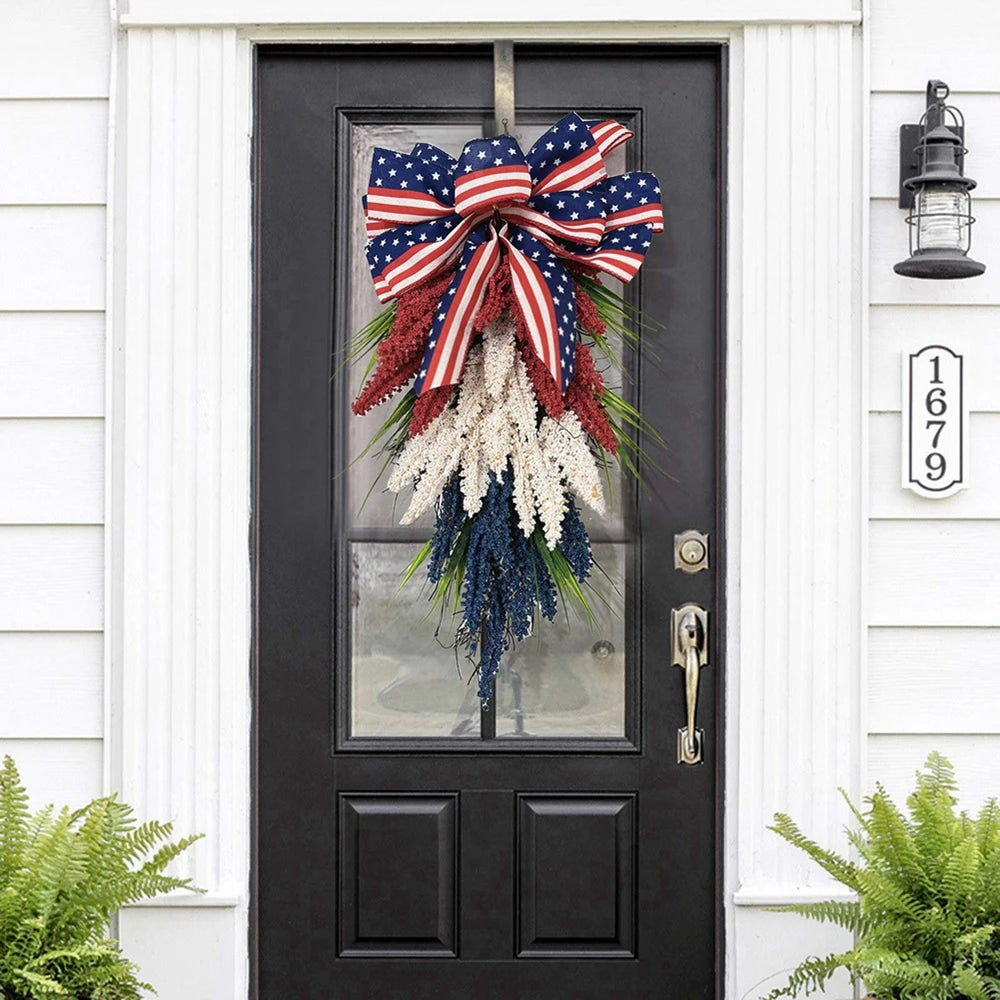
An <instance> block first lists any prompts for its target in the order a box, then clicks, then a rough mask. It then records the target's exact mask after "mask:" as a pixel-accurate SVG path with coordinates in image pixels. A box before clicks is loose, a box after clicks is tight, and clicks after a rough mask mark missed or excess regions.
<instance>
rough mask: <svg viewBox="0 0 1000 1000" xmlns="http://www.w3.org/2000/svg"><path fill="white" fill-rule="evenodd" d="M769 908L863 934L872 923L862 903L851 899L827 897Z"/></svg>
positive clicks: (769, 908) (775, 911)
mask: <svg viewBox="0 0 1000 1000" xmlns="http://www.w3.org/2000/svg"><path fill="white" fill-rule="evenodd" d="M767 909H768V910H770V911H772V912H774V913H797V914H799V916H802V917H809V919H810V920H818V921H819V922H820V923H829V924H836V925H837V926H838V927H843V928H845V929H846V930H849V931H851V932H852V933H853V934H863V933H864V932H865V931H866V930H867V929H868V927H869V924H870V921H869V920H867V919H866V918H865V916H864V914H863V913H862V912H861V904H860V903H858V902H854V901H850V900H843V899H825V900H821V901H820V902H816V903H788V904H786V905H784V906H769V907H767Z"/></svg>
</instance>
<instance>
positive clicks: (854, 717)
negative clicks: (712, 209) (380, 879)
mask: <svg viewBox="0 0 1000 1000" xmlns="http://www.w3.org/2000/svg"><path fill="white" fill-rule="evenodd" d="M534 6H535V4H534V0H512V2H508V4H507V6H506V8H505V9H504V11H503V15H504V16H503V18H502V20H500V19H495V20H493V21H490V22H487V21H484V22H483V23H474V22H469V21H468V17H469V11H468V9H467V6H466V5H460V4H459V3H458V2H457V0H446V2H445V3H444V7H443V8H442V6H441V4H438V5H437V6H436V8H435V22H436V23H435V24H433V25H429V24H416V23H413V22H412V16H413V15H412V8H404V6H403V4H402V3H401V2H399V0H390V2H389V4H388V8H389V9H388V10H385V11H383V12H382V13H383V14H384V18H383V20H382V21H381V22H380V23H379V24H377V25H376V24H370V23H362V22H359V23H347V22H343V21H341V22H338V23H330V22H329V21H328V20H324V18H327V17H328V16H329V10H330V9H331V5H330V4H329V3H328V2H327V0H324V2H322V3H321V2H319V0H285V2H284V3H282V4H278V3H275V2H273V0H132V4H131V10H130V11H129V12H127V13H118V12H115V13H116V16H117V19H118V20H117V24H118V31H117V43H116V53H115V58H114V70H113V75H114V79H113V86H112V128H111V140H110V142H111V153H112V157H111V168H110V169H111V172H112V183H111V185H110V196H109V220H110V221H109V241H108V243H109V255H110V256H109V262H110V263H109V297H108V301H109V303H110V306H109V327H108V328H109V344H108V347H109V350H108V414H109V419H108V421H107V425H108V439H107V456H108V462H107V467H108V472H107V512H106V524H107V541H106V548H107V560H106V565H107V581H106V590H107V602H106V607H107V622H106V635H107V640H106V642H107V657H106V661H107V678H106V679H107V685H106V689H107V710H108V715H107V719H108V723H107V730H108V731H107V739H106V740H105V746H106V748H107V749H106V782H107V785H108V787H109V788H111V789H113V790H115V791H119V792H121V793H122V795H123V797H124V798H125V799H126V801H128V802H130V803H132V804H134V805H135V806H136V808H137V810H138V812H139V814H140V815H141V816H151V817H157V818H164V817H170V818H173V819H174V820H175V821H176V823H177V828H178V830H180V831H185V832H186V831H191V830H198V831H204V832H206V833H207V834H208V836H207V837H206V839H205V840H204V841H202V842H201V843H199V844H198V845H197V847H196V848H195V849H194V851H193V852H192V853H191V857H190V858H189V859H188V861H187V863H186V864H187V873H188V874H191V875H192V876H193V877H194V879H195V881H196V882H197V883H198V884H200V885H201V886H204V887H205V888H207V889H208V890H209V891H208V893H207V894H206V895H205V896H203V897H199V898H197V899H195V900H192V899H190V898H183V899H178V900H173V899H171V900H167V901H162V900H161V901H158V902H154V903H150V904H148V905H144V906H138V907H133V908H130V909H129V910H127V911H126V912H125V913H123V914H122V917H121V935H122V940H123V943H124V944H125V945H126V950H127V951H128V952H129V954H130V956H131V957H134V958H135V959H136V960H138V961H139V962H140V964H141V965H142V966H143V968H144V971H145V972H146V974H147V975H148V976H149V978H152V979H154V981H156V982H157V985H158V988H159V990H160V995H161V997H163V998H164V1000H173V998H174V997H177V998H181V997H184V998H185V1000H192V998H195V997H201V996H204V997H205V998H206V1000H208V998H211V1000H241V998H244V997H246V996H247V964H248V946H247V926H248V924H247V920H248V912H249V879H250V849H251V844H250V829H251V809H252V801H251V789H250V780H251V779H250V776H251V768H250V720H251V702H252V698H251V695H252V692H251V689H250V656H251V642H252V624H253V621H252V607H253V592H252V580H251V574H250V545H251V539H250V528H251V520H250V496H251V474H252V469H251V436H250V435H251V423H250V421H251V413H252V382H251V358H252V316H251V293H252V289H251V248H252V242H251V236H252V232H251V216H250V209H251V188H250V163H251V142H252V127H253V115H252V112H253V100H252V97H253V94H252V90H253V88H252V75H253V74H252V58H253V48H254V46H255V45H257V44H262V43H266V42H273V41H283V42H291V41H295V42H316V43H318V42H329V41H336V42H378V41H413V40H418V39H428V40H434V41H442V42H443V41H458V40H462V41H473V40H475V41H482V40H492V39H493V38H496V37H505V38H513V39H515V40H523V41H527V40H542V39H547V40H555V39H560V40H567V41H569V40H573V41H595V42H596V41H609V40H616V41H642V42H651V41H664V42H669V41H678V42H680V41H711V42H719V43H722V44H724V45H726V46H728V49H729V62H728V95H727V102H728V113H729V134H728V143H729V150H728V178H729V191H728V205H727V219H728V226H727V241H728V247H727V353H726V422H727V461H726V479H727V504H726V524H727V531H728V548H729V577H728V581H727V603H728V610H727V619H728V630H727V636H726V645H727V653H726V657H727V659H726V662H727V664H728V667H727V683H726V706H725V716H726V722H725V725H726V741H727V748H726V749H727V756H726V760H727V765H726V781H725V791H724V795H725V800H724V813H725V833H724V836H725V845H726V846H725V859H726V872H725V903H726V914H727V917H726V924H727V961H728V967H727V994H726V995H727V1000H740V998H741V997H742V994H743V992H744V991H746V990H747V989H748V988H749V986H750V985H751V984H752V983H753V982H754V981H755V979H759V978H761V977H762V976H764V975H766V974H767V973H768V972H769V971H774V969H775V968H780V967H781V963H782V962H783V963H784V964H789V962H790V961H791V960H793V959H794V960H795V961H797V960H798V958H799V957H801V955H797V954H796V952H795V951H794V950H792V951H790V952H789V955H788V961H785V959H784V957H782V956H781V949H780V947H775V946H774V945H773V944H772V945H771V946H770V948H769V950H768V952H767V953H766V954H761V953H760V952H761V950H760V948H759V947H756V948H755V945H754V941H755V938H756V936H757V935H758V934H759V933H760V928H761V927H763V926H764V922H765V921H766V920H769V919H773V918H771V917H770V916H769V915H768V916H765V915H763V914H762V912H761V911H760V909H759V908H760V907H761V906H762V905H769V904H774V903H781V902H786V901H793V900H802V899H805V898H815V897H816V896H817V895H819V894H826V893H827V892H828V889H829V887H828V886H827V884H826V883H824V882H821V881H819V880H818V879H817V876H816V874H815V873H813V872H811V871H809V869H808V867H807V866H804V865H803V863H802V862H800V861H799V859H798V858H796V857H794V856H793V855H792V854H791V852H788V851H786V850H785V849H784V847H783V845H782V844H781V843H780V841H778V838H776V837H774V836H773V835H771V834H768V833H767V832H766V830H765V827H766V825H767V822H768V821H769V819H770V816H771V814H772V813H773V812H774V811H775V810H778V809H781V810H787V811H789V812H791V813H792V814H793V815H794V816H795V817H796V818H797V819H799V820H800V821H801V822H802V824H803V825H804V826H805V827H806V828H808V829H809V830H810V831H811V832H813V833H815V834H816V835H817V836H818V837H819V838H820V839H825V840H827V841H832V842H838V840H839V837H840V826H841V824H842V822H843V816H842V814H840V813H839V812H837V811H836V809H835V808H834V804H833V803H834V801H835V799H834V789H836V787H837V786H838V785H839V786H843V787H844V788H846V789H848V791H850V792H851V793H852V794H857V793H858V791H859V790H860V788H861V774H862V758H861V755H862V741H861V723H862V718H861V698H862V678H863V669H862V658H863V653H864V646H863V629H862V618H861V600H862V586H863V571H864V550H863V539H864V534H863V530H862V529H863V516H864V509H865V506H864V502H863V496H864V490H865V488H866V481H865V468H864V467H865V462H864V459H863V456H864V455H865V454H866V444H867V442H866V437H865V434H866V431H865V421H864V419H863V417H864V391H865V383H864V368H865V358H866V356H867V355H866V343H865V337H866V327H865V321H864V310H863V308H862V303H863V302H864V301H866V290H867V279H866V250H865V248H866V244H867V233H866V216H865V210H864V206H865V205H866V204H867V179H866V172H865V171H864V169H863V164H864V163H865V156H866V151H867V138H866V135H865V127H866V115H865V112H864V101H863V90H862V87H863V84H864V81H865V78H866V70H865V65H864V62H865V59H864V47H863V45H862V41H861V34H860V31H859V30H858V24H859V21H860V17H859V13H858V12H857V11H856V10H854V9H853V6H852V4H851V2H850V0H756V2H754V0H714V2H711V0H706V2H705V3H703V4H701V5H700V6H701V8H702V9H701V10H700V11H699V14H700V17H701V18H702V19H701V20H700V21H699V22H690V21H686V20H685V17H684V9H685V8H688V9H689V8H690V4H689V3H685V2H684V0H663V2H660V3H658V4H657V5H656V10H655V15H656V17H655V20H654V19H653V17H652V13H653V11H652V5H651V4H649V3H648V2H647V0H624V2H623V3H620V4H619V5H618V8H617V9H618V10H619V11H620V12H621V14H622V17H623V20H620V21H616V22H608V21H605V20H601V19H600V18H601V17H602V16H603V15H602V11H598V10H597V5H596V3H594V2H593V0H582V2H577V3H576V4H571V3H570V2H569V0H557V2H555V3H554V4H553V3H550V5H549V10H550V18H551V19H550V21H548V22H546V23H544V24H543V23H532V22H531V21H530V12H531V10H532V9H533V8H534ZM602 6H603V5H602ZM522 8H523V9H522ZM357 10H359V11H361V10H363V8H361V7H360V6H358V7H357ZM279 15H280V18H281V22H280V23H279V21H278V17H279ZM473 16H474V15H473ZM407 17H409V18H410V19H411V20H410V21H407V20H406V18H407ZM518 17H524V18H525V19H524V20H517V18H518ZM448 21H454V22H455V23H452V24H444V23H443V22H448ZM650 167H651V169H655V164H651V165H650ZM662 181H663V183H665V184H669V178H662ZM667 224H668V225H669V219H668V220H667ZM767 926H771V925H770V924H768V925H767ZM796 944H797V942H796V940H794V935H793V940H792V941H791V945H796ZM219 955H224V956H227V957H226V958H225V959H224V960H223V961H222V962H221V963H220V961H219Z"/></svg>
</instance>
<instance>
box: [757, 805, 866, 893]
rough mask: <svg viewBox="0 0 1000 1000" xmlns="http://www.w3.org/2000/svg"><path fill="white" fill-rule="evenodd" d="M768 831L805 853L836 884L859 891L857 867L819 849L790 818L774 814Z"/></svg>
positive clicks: (831, 852)
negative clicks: (836, 882)
mask: <svg viewBox="0 0 1000 1000" xmlns="http://www.w3.org/2000/svg"><path fill="white" fill-rule="evenodd" d="M768 829H769V830H773V831H774V832H775V833H776V834H778V836H779V837H783V838H784V839H785V840H787V841H788V843H790V844H791V845H792V846H793V847H798V848H799V849H800V850H802V851H805V852H806V854H808V855H809V857H811V858H812V859H813V861H815V862H816V863H817V864H818V865H819V866H820V867H821V868H823V869H825V870H826V871H827V872H829V874H831V875H832V876H833V877H834V878H835V879H836V880H837V881H838V882H841V883H843V884H844V885H846V886H847V887H848V888H849V889H853V890H854V891H855V892H857V891H858V890H859V889H860V885H859V884H858V869H857V867H856V866H855V865H854V864H853V863H852V862H850V861H848V860H847V859H846V858H842V857H841V856H840V855H839V854H837V853H836V852H834V851H828V850H826V849H825V848H823V847H820V846H819V844H817V843H816V842H815V841H814V840H810V839H809V838H808V837H807V836H806V835H805V834H804V833H803V832H802V831H801V830H800V829H799V827H798V825H797V824H796V823H795V821H794V820H793V819H792V818H791V817H790V816H787V815H786V814H785V813H775V815H774V826H769V827H768Z"/></svg>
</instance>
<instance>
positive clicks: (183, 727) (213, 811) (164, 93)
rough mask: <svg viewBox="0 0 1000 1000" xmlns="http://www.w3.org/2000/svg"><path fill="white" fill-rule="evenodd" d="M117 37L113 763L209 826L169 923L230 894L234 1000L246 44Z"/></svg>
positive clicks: (243, 579) (243, 658) (154, 805)
mask: <svg viewBox="0 0 1000 1000" xmlns="http://www.w3.org/2000/svg"><path fill="white" fill-rule="evenodd" d="M120 48H122V49H123V50H124V53H123V59H122V60H121V62H120V64H119V67H118V74H117V88H116V89H117V94H116V108H117V117H118V121H117V126H118V127H117V129H116V132H117V135H118V141H117V145H116V148H115V149H114V151H113V152H114V157H115V161H114V162H115V178H114V186H115V205H116V213H115V215H116V217H115V219H114V220H113V222H112V232H113V234H114V240H115V243H116V246H115V255H114V279H113V280H114V296H113V299H112V302H113V309H112V316H111V322H110V324H109V326H110V330H111V332H110V338H111V340H110V347H109V351H108V358H109V376H108V377H109V380H110V385H111V393H110V395H111V411H110V420H111V423H112V428H111V430H110V441H111V450H110V452H109V457H110V461H109V463H108V464H109V467H110V468H109V473H108V475H109V480H108V492H109V498H110V499H109V514H110V520H109V522H108V523H109V532H108V541H107V546H108V551H107V558H108V565H109V572H110V573H111V575H112V577H113V578H112V579H111V580H109V587H108V589H109V594H110V597H111V600H110V602H109V607H108V613H107V634H108V639H107V643H108V672H109V676H108V687H109V691H110V692H111V695H110V702H111V705H110V717H109V730H110V731H109V733H108V740H107V743H108V744H109V747H108V758H109V767H108V771H109V779H110V784H111V787H112V788H113V789H114V790H115V791H119V792H121V794H122V797H123V798H124V800H125V801H127V802H129V803H130V804H132V805H133V806H135V807H136V810H137V812H138V813H139V815H140V816H141V817H144V818H145V817H155V818H158V819H168V818H169V819H171V820H173V821H174V823H175V830H176V831H177V832H178V833H190V832H200V833H204V834H205V838H204V840H202V841H200V842H199V843H198V844H196V845H195V847H194V848H193V849H192V850H191V851H190V852H189V853H188V855H186V856H185V858H183V859H181V861H180V862H179V871H180V872H182V873H183V874H185V875H190V876H191V877H192V878H193V879H194V881H195V883H196V884H197V885H199V886H201V887H202V888H204V889H206V890H207V892H208V895H207V897H202V898H199V899H198V900H195V901H194V902H193V903H192V901H191V900H190V899H181V898H178V899H177V900H171V901H170V904H169V907H168V908H167V909H165V910H164V914H165V916H164V920H165V921H166V922H165V925H164V926H165V927H166V928H170V927H173V926H176V925H175V924H173V923H171V921H172V920H174V919H191V918H190V912H189V911H188V908H189V907H191V906H193V907H196V908H197V907H201V908H204V907H206V905H207V906H208V908H209V909H211V908H213V907H215V908H219V909H226V908H228V909H229V910H230V911H231V918H229V919H230V926H229V928H228V929H227V931H226V934H225V937H226V939H227V940H232V941H235V942H236V943H237V948H238V953H236V954H234V955H233V956H232V961H233V966H232V970H233V971H232V974H231V975H229V974H227V975H226V976H225V981H226V982H227V983H231V989H232V990H233V992H232V997H233V998H237V997H245V996H246V990H247V985H246V984H247V977H246V966H247V956H246V926H247V913H248V897H249V892H248V879H249V859H250V823H249V806H250V759H249V732H250V712H251V704H250V634H251V633H250V629H251V608H252V595H251V590H250V558H249V531H250V457H251V441H250V419H251V418H250V413H251V404H250V386H251V340H250V330H251V318H250V307H251V293H250V184H249V149H250V145H249V107H250V90H251V87H250V72H249V46H248V44H247V43H246V42H245V41H241V40H240V39H238V38H237V34H236V31H235V30H233V29H204V30H191V29H179V30H172V29H167V28H157V29H148V30H137V31H132V32H130V33H129V34H128V36H127V39H126V41H125V44H124V45H122V46H120ZM175 907H181V908H183V909H184V912H182V910H181V909H176V910H175ZM134 913H135V910H134V909H129V910H126V911H124V912H123V913H122V914H121V917H120V920H121V933H122V938H123V941H124V940H129V941H132V940H133V939H135V940H136V941H138V942H140V943H139V944H137V945H136V947H139V948H140V949H141V947H142V944H141V942H143V941H145V942H150V943H153V942H155V941H156V935H155V934H152V935H149V934H137V933H133V931H134V930H135V929H136V928H138V926H139V921H146V919H147V918H144V917H141V916H139V915H135V916H134V915H133V914H134ZM185 913H187V915H185ZM172 914H176V916H173V915H172ZM145 926H146V924H145V923H143V927H145ZM213 928H214V929H213V931H212V932H211V933H213V934H216V935H218V927H217V926H216V925H213ZM136 957H137V958H138V960H139V961H140V964H144V963H143V961H142V959H143V957H148V958H149V959H150V960H151V962H153V961H155V960H153V958H152V956H143V955H138V956H136ZM213 958H214V959H216V960H217V956H213ZM164 987H165V989H164V990H163V991H161V993H162V994H163V995H164V996H167V997H169V996H170V992H169V989H170V987H169V984H164ZM213 1000H216V998H214V997H213ZM217 1000H229V997H228V996H227V997H225V998H223V997H221V996H220V997H218V998H217Z"/></svg>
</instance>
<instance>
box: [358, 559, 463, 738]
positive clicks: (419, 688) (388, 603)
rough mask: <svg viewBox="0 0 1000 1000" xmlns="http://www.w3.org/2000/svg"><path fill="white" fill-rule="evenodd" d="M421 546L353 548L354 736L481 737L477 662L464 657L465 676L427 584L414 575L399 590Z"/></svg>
mask: <svg viewBox="0 0 1000 1000" xmlns="http://www.w3.org/2000/svg"><path fill="white" fill-rule="evenodd" d="M418 548H419V546H418V545H415V544H410V543H402V544H398V543H384V542H383V543H369V542H359V543H355V544H353V545H352V546H351V734H352V735H353V736H475V737H478V736H479V699H478V698H476V686H475V684H469V683H467V682H468V679H469V674H470V673H471V668H469V666H468V664H466V663H465V662H464V661H462V663H461V666H462V671H461V676H460V675H459V668H458V664H457V663H456V658H455V654H454V652H453V651H451V650H449V649H446V648H444V646H442V644H441V642H439V641H438V639H436V638H435V636H434V631H435V629H434V624H435V621H436V619H435V618H434V617H432V616H433V615H435V614H436V612H432V611H431V605H430V602H429V601H428V600H427V593H428V591H427V588H426V587H422V586H421V585H420V582H419V581H418V580H417V579H413V580H411V581H410V582H409V583H408V584H407V585H406V586H405V587H403V588H402V589H401V590H399V581H400V579H401V578H402V575H403V572H404V571H405V569H406V567H407V565H408V564H409V562H410V560H411V559H412V558H413V556H414V555H415V554H416V552H417V550H418ZM397 590H399V593H398V594H397ZM447 624H448V623H445V627H443V628H442V630H441V632H442V641H447V640H446V638H444V637H446V636H447V634H448V628H447Z"/></svg>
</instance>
